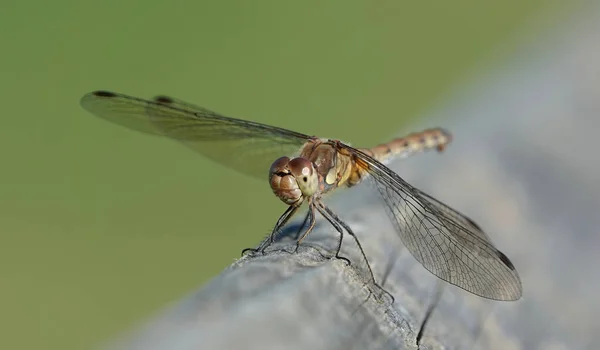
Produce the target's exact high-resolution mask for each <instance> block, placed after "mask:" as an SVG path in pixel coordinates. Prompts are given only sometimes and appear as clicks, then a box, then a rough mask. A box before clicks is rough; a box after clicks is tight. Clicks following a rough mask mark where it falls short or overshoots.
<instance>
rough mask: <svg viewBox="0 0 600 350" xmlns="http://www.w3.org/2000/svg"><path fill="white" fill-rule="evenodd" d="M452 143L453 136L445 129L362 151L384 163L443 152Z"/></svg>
mask: <svg viewBox="0 0 600 350" xmlns="http://www.w3.org/2000/svg"><path fill="white" fill-rule="evenodd" d="M451 141H452V135H451V134H450V133H449V132H447V131H446V130H444V129H441V128H434V129H427V130H424V131H421V132H417V133H412V134H409V135H407V136H404V137H400V138H397V139H394V140H392V141H390V142H387V143H383V144H380V145H378V146H375V147H373V148H368V149H361V151H363V152H365V153H367V154H368V155H370V156H371V157H373V158H375V159H377V160H378V161H380V162H382V163H387V162H389V161H390V160H392V159H394V158H407V157H410V156H412V155H415V154H417V153H420V152H424V151H428V150H430V149H434V148H435V149H436V150H437V151H439V152H441V151H443V150H444V149H445V148H446V146H447V145H448V144H449V143H450V142H451Z"/></svg>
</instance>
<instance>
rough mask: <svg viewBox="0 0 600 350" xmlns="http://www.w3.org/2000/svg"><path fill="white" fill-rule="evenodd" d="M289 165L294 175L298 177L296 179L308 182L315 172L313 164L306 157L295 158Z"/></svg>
mask: <svg viewBox="0 0 600 350" xmlns="http://www.w3.org/2000/svg"><path fill="white" fill-rule="evenodd" d="M289 167H290V170H291V172H292V175H294V176H295V177H296V181H299V182H308V179H309V177H311V176H312V175H313V173H314V168H313V164H312V162H311V161H310V160H308V159H305V158H294V159H292V160H291V161H290V162H289Z"/></svg>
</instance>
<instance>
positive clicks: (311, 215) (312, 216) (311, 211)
mask: <svg viewBox="0 0 600 350" xmlns="http://www.w3.org/2000/svg"><path fill="white" fill-rule="evenodd" d="M309 218H310V224H309V226H308V228H307V229H306V231H304V233H303V234H302V236H301V237H300V238H299V239H298V242H296V249H295V250H294V252H296V253H298V248H300V243H302V240H303V239H304V238H305V237H306V236H308V234H309V233H310V232H311V231H312V230H313V228H315V223H316V221H317V220H316V218H315V207H314V206H313V205H311V206H309V209H308V214H307V215H306V218H305V219H304V223H303V224H302V227H304V225H305V224H306V220H307V219H309ZM298 233H300V231H298Z"/></svg>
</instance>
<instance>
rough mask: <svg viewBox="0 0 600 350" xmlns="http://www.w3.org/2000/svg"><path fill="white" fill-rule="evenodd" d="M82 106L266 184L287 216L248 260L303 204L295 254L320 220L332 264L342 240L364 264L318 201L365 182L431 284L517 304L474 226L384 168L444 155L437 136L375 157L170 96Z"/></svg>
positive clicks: (410, 140)
mask: <svg viewBox="0 0 600 350" xmlns="http://www.w3.org/2000/svg"><path fill="white" fill-rule="evenodd" d="M80 104H81V106H82V107H83V108H84V109H85V110H87V111H88V112H90V113H92V114H93V115H95V116H97V117H100V118H102V119H105V120H108V121H110V122H112V123H115V124H118V125H121V126H124V127H127V128H129V129H133V130H136V131H139V132H142V133H145V134H151V135H158V136H163V137H167V138H170V139H174V140H177V141H179V142H181V143H183V144H184V145H186V146H188V147H189V148H191V149H192V150H194V151H196V152H198V153H200V154H202V155H204V156H205V157H208V158H210V159H212V160H214V161H216V162H218V163H220V164H222V165H224V166H226V167H228V168H230V169H232V170H235V171H238V172H240V173H243V174H246V175H249V176H252V177H255V178H258V179H261V180H263V181H264V180H266V179H268V181H269V185H270V187H271V189H272V191H273V193H274V194H275V196H277V197H278V198H279V199H280V200H281V201H282V202H283V203H285V204H286V205H287V206H288V207H287V209H286V210H285V212H284V213H283V214H282V215H281V216H280V218H279V220H278V221H277V223H276V225H275V228H274V229H273V231H272V233H271V234H270V236H269V238H268V239H266V240H265V241H263V243H261V245H260V246H259V247H258V248H257V249H255V250H254V251H262V252H263V253H264V250H265V248H266V247H267V246H269V245H270V244H272V243H273V242H274V240H275V236H276V235H277V233H278V232H280V230H281V228H283V227H284V226H285V225H286V223H288V221H289V220H290V219H291V218H292V217H293V216H294V214H296V213H297V212H298V210H299V209H300V208H301V207H302V206H303V204H304V203H307V205H308V215H307V217H306V220H308V225H307V226H304V225H302V227H303V232H302V233H301V234H300V235H299V238H298V241H297V247H298V245H300V243H301V242H302V241H303V240H304V238H305V237H306V236H307V235H308V234H309V233H310V232H311V231H312V229H313V228H314V227H315V222H316V213H319V214H320V215H322V216H323V217H324V218H325V219H327V221H329V222H330V223H331V224H332V225H333V226H334V228H335V229H336V230H337V231H338V232H339V233H340V239H339V242H338V247H337V251H336V255H335V256H336V257H337V258H343V257H341V256H340V255H339V252H340V249H341V244H342V238H343V234H344V230H345V231H346V232H347V233H348V234H349V235H350V236H352V237H353V238H354V240H355V241H356V242H357V244H358V247H359V248H360V251H361V253H362V254H363V256H364V257H365V259H366V255H365V252H364V250H363V248H362V246H361V245H360V242H359V240H358V238H357V237H356V235H355V234H354V232H353V231H352V229H351V228H350V227H349V225H347V224H346V223H344V221H342V220H341V219H340V218H339V217H338V216H337V215H336V214H335V213H334V212H333V211H332V210H331V209H330V208H329V207H327V206H326V205H325V204H324V203H323V201H322V199H323V196H324V195H325V194H328V193H331V192H333V191H335V190H336V189H338V188H342V187H345V188H351V187H354V186H356V185H358V184H359V183H361V182H363V180H365V179H367V180H368V181H370V182H371V183H372V184H374V187H375V188H376V189H377V192H378V193H379V195H380V197H381V199H382V200H383V203H384V204H385V207H386V209H387V213H388V215H389V217H390V219H391V222H392V223H393V225H394V228H395V232H396V233H397V234H398V236H399V238H400V240H401V241H402V243H403V244H404V246H405V247H406V248H407V249H408V251H409V252H410V253H411V254H412V256H413V257H414V258H415V259H416V260H417V261H418V262H419V263H421V265H423V267H425V269H427V270H428V271H429V272H431V273H432V274H433V275H435V276H437V277H438V278H440V279H442V280H444V281H446V282H448V283H450V284H453V285H455V286H457V287H460V288H462V289H464V290H466V291H468V292H470V293H472V294H475V295H478V296H480V297H483V298H487V299H493V300H503V301H511V300H518V299H519V298H520V297H521V295H522V286H521V280H520V278H519V275H518V273H517V271H516V269H515V267H514V265H513V263H512V262H511V261H510V260H509V258H508V257H507V256H506V255H505V254H504V253H502V252H501V251H500V250H498V249H497V248H496V247H495V246H494V245H493V243H492V241H491V239H490V237H489V236H488V235H487V234H486V233H485V232H484V231H483V230H482V229H481V227H479V225H477V224H476V223H475V222H474V221H473V220H471V219H470V218H468V217H467V216H465V215H463V214H461V213H459V212H458V211H456V210H454V209H452V208H451V207H449V206H448V205H446V204H444V203H442V202H441V201H439V200H437V199H435V198H433V197H432V196H430V195H428V194H426V193H425V192H423V191H421V190H419V189H417V188H416V187H414V186H412V185H410V184H409V183H408V182H406V181H405V180H404V179H402V178H401V177H400V176H399V175H398V174H396V173H395V172H394V171H392V170H391V169H390V168H388V167H387V166H386V165H385V164H388V163H389V162H390V161H391V160H392V159H394V158H403V157H408V156H411V155H413V154H416V153H419V152H422V151H425V150H429V149H437V150H438V151H443V150H444V148H445V147H446V145H447V144H448V143H449V142H450V141H451V140H452V137H451V135H450V134H449V133H448V132H447V131H445V130H444V129H441V128H435V129H428V130H425V131H422V132H418V133H413V134H410V135H408V136H406V137H401V138H397V139H395V140H392V141H391V142H388V143H384V144H381V145H378V146H375V147H373V148H355V147H352V146H350V145H348V144H347V143H344V142H341V141H339V140H336V139H328V138H319V137H316V136H309V135H306V134H303V133H299V132H295V131H291V130H288V129H284V128H280V127H276V126H270V125H266V124H261V123H257V122H253V121H248V120H242V119H236V118H231V117H227V116H224V115H221V114H219V113H216V112H213V111H211V110H208V109H206V108H203V107H200V106H197V105H194V104H191V103H188V102H184V101H180V100H177V99H174V98H171V97H167V96H157V97H155V98H153V99H151V100H146V99H141V98H137V97H132V96H128V95H124V94H121V93H116V92H109V91H94V92H90V93H88V94H86V95H84V96H83V97H82V98H81V101H80ZM306 220H305V221H306ZM304 227H306V229H305V230H304ZM346 260H347V259H346ZM367 261H368V260H367ZM367 266H368V269H369V272H370V274H371V277H372V279H373V282H375V278H374V274H373V271H372V269H371V267H370V265H369V264H368V263H367Z"/></svg>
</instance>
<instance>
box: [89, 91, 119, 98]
mask: <svg viewBox="0 0 600 350" xmlns="http://www.w3.org/2000/svg"><path fill="white" fill-rule="evenodd" d="M92 95H94V96H98V97H115V96H117V95H116V94H114V93H112V92H110V91H103V90H98V91H94V92H92Z"/></svg>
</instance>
